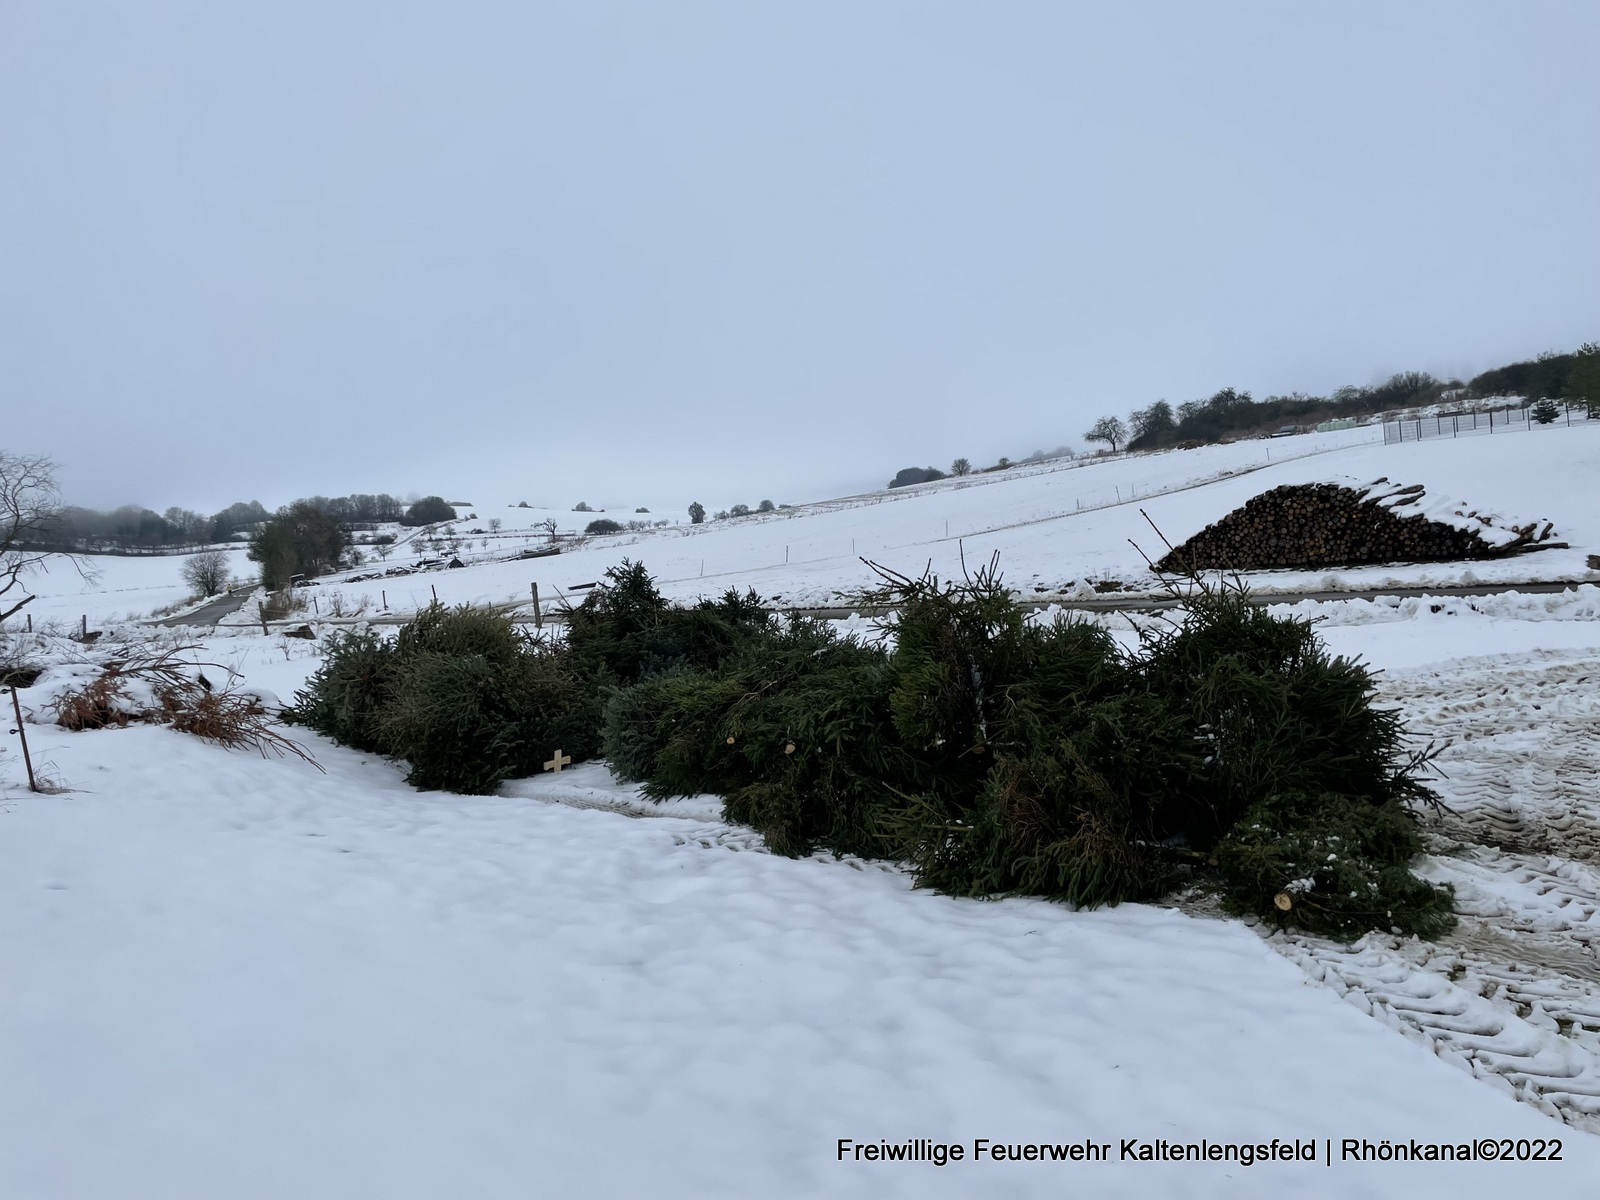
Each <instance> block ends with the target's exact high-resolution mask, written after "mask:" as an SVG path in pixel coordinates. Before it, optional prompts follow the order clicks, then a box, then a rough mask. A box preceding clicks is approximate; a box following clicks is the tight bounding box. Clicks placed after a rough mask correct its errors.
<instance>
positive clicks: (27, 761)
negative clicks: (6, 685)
mask: <svg viewBox="0 0 1600 1200" xmlns="http://www.w3.org/2000/svg"><path fill="white" fill-rule="evenodd" d="M11 711H12V712H14V713H16V714H17V727H16V728H15V729H13V730H12V731H11V732H12V733H14V734H16V735H17V736H18V737H19V738H21V739H22V761H23V764H24V765H25V766H26V767H27V768H28V790H29V791H30V792H37V791H38V790H39V781H38V780H36V779H35V778H34V777H33V757H32V756H31V755H30V754H29V753H28V735H27V733H26V732H25V731H24V730H23V728H22V702H21V701H20V700H18V699H17V689H16V688H12V689H11Z"/></svg>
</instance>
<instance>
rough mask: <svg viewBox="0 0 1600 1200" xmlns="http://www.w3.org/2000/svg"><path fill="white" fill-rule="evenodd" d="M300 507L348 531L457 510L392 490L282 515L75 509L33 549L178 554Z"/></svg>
mask: <svg viewBox="0 0 1600 1200" xmlns="http://www.w3.org/2000/svg"><path fill="white" fill-rule="evenodd" d="M295 505H305V506H308V507H309V508H311V509H314V510H316V511H317V512H319V513H321V514H323V515H325V516H326V517H327V518H328V519H329V520H331V521H333V522H334V523H336V524H338V525H340V526H341V527H343V528H345V529H346V530H357V529H363V528H367V529H370V528H372V527H373V526H376V525H378V524H382V523H388V522H399V523H400V524H403V525H427V524H433V523H436V522H438V521H449V520H454V519H455V515H456V514H455V510H454V509H453V508H452V507H450V506H449V505H448V504H446V503H445V501H443V500H442V499H440V498H439V497H437V496H425V497H423V498H422V499H420V500H416V501H414V502H413V503H411V504H410V505H407V503H406V502H405V501H404V500H401V499H400V498H398V497H396V496H391V495H389V494H388V493H387V492H375V493H369V492H354V493H351V494H350V495H348V496H306V497H302V498H301V499H299V500H295V501H293V503H292V504H289V505H284V506H282V507H280V508H279V509H278V510H277V513H276V514H274V513H273V512H271V511H269V510H268V509H267V508H266V507H264V506H263V505H262V504H261V502H260V501H259V500H246V501H240V502H238V503H235V504H230V505H228V506H227V507H226V508H224V509H221V510H220V511H218V512H215V513H212V514H211V515H210V516H207V515H206V514H204V513H198V512H194V511H192V510H190V509H186V508H178V507H172V508H168V509H167V510H166V511H165V512H161V513H157V512H155V511H154V510H152V509H148V508H145V507H143V506H141V505H137V504H125V505H123V506H121V507H120V508H115V509H112V510H110V511H109V512H102V511H99V510H96V509H92V508H84V507H81V506H76V505H64V506H62V507H60V508H59V509H57V510H56V511H55V512H54V513H53V514H52V517H51V520H50V521H49V522H48V523H47V524H45V525H43V526H41V527H40V528H39V529H37V530H35V531H34V532H33V534H32V538H33V540H32V542H31V543H30V547H29V548H30V549H34V550H39V551H46V552H50V551H60V552H64V553H76V554H83V553H88V554H105V553H112V554H115V553H128V554H141V553H142V554H159V553H174V552H179V551H183V550H186V549H195V548H199V547H203V546H214V545H217V544H219V543H225V542H238V541H245V540H247V539H248V538H249V537H250V536H251V535H252V534H254V533H255V532H257V531H258V530H259V529H260V528H261V526H262V525H264V524H265V523H266V522H267V521H269V520H271V519H272V518H273V517H274V515H280V516H281V515H282V514H284V513H286V512H287V511H288V510H289V509H290V508H292V507H294V506H295Z"/></svg>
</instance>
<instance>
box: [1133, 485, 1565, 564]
mask: <svg viewBox="0 0 1600 1200" xmlns="http://www.w3.org/2000/svg"><path fill="white" fill-rule="evenodd" d="M1421 494H1422V486H1421V485H1420V484H1417V485H1413V486H1411V487H1404V488H1390V489H1386V490H1385V491H1383V492H1382V493H1379V494H1376V495H1375V494H1372V492H1371V490H1370V489H1368V490H1358V489H1356V488H1348V487H1341V486H1339V485H1338V484H1334V483H1307V484H1298V485H1289V486H1284V487H1277V488H1273V489H1272V490H1271V491H1270V492H1263V493H1262V494H1261V495H1259V496H1256V497H1255V498H1253V499H1251V500H1249V501H1246V503H1245V505H1244V507H1242V508H1237V509H1235V510H1234V511H1233V512H1231V513H1229V514H1228V515H1227V516H1225V517H1223V518H1222V520H1220V521H1218V522H1216V523H1215V524H1213V525H1208V526H1206V527H1205V528H1204V529H1202V530H1201V531H1200V532H1199V533H1197V534H1195V535H1194V536H1193V537H1192V538H1190V539H1189V540H1188V541H1187V542H1184V543H1183V545H1181V546H1178V547H1177V548H1176V549H1174V550H1173V551H1172V552H1171V553H1169V554H1168V555H1167V556H1166V557H1165V558H1163V559H1162V560H1161V561H1160V562H1158V563H1156V564H1155V566H1156V570H1158V571H1163V572H1177V573H1184V572H1186V571H1206V570H1219V569H1220V570H1233V571H1248V570H1253V569H1258V568H1264V567H1308V568H1309V567H1339V566H1357V565H1360V564H1362V563H1392V562H1447V561H1454V560H1456V559H1463V558H1495V557H1499V556H1500V555H1503V554H1508V553H1511V552H1512V551H1515V550H1519V549H1521V548H1522V547H1523V546H1525V545H1526V544H1527V543H1528V542H1530V541H1533V540H1536V535H1535V533H1534V532H1533V530H1532V529H1529V530H1519V531H1518V532H1519V534H1520V536H1519V537H1518V538H1517V539H1516V540H1515V541H1513V542H1511V543H1510V544H1507V545H1491V544H1490V543H1489V542H1486V541H1484V540H1483V539H1482V538H1480V537H1479V536H1478V535H1477V534H1476V533H1474V532H1473V531H1472V530H1470V529H1462V528H1458V527H1456V526H1454V525H1447V524H1444V523H1443V522H1440V521H1430V520H1428V519H1427V518H1425V517H1424V516H1422V515H1421V514H1420V513H1416V514H1413V515H1411V516H1399V515H1397V514H1396V513H1395V512H1393V511H1392V509H1393V508H1394V507H1404V506H1405V505H1406V504H1407V503H1413V502H1415V501H1416V500H1419V499H1420V498H1421ZM1380 501H1381V503H1380Z"/></svg>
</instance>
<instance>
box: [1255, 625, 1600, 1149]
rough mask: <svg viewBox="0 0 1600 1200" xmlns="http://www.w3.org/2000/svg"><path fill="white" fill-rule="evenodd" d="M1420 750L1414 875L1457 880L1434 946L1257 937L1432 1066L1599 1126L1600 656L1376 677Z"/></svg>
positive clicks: (1376, 937) (1385, 939)
mask: <svg viewBox="0 0 1600 1200" xmlns="http://www.w3.org/2000/svg"><path fill="white" fill-rule="evenodd" d="M1379 686H1380V694H1381V696H1382V698H1383V699H1384V700H1387V701H1390V702H1394V703H1397V704H1398V705H1399V706H1400V707H1401V708H1402V709H1403V710H1404V714H1405V718H1406V723H1407V726H1408V727H1409V728H1410V730H1411V731H1412V733H1413V735H1414V736H1416V737H1418V738H1419V739H1420V740H1421V741H1422V742H1423V743H1426V742H1427V741H1428V740H1429V739H1434V740H1438V741H1441V742H1448V745H1447V746H1446V748H1445V749H1444V750H1443V751H1442V752H1441V753H1440V755H1439V756H1438V759H1437V763H1438V766H1439V767H1440V769H1441V770H1442V771H1443V773H1444V777H1443V778H1442V779H1439V780H1437V781H1436V786H1437V788H1438V790H1439V792H1440V794H1441V795H1442V796H1443V798H1444V800H1445V803H1446V804H1447V805H1449V808H1450V811H1449V812H1445V813H1441V814H1435V815H1430V816H1429V817H1427V818H1426V820H1425V826H1426V827H1427V829H1428V836H1429V839H1430V843H1431V845H1430V850H1431V853H1430V854H1429V855H1428V856H1427V858H1426V859H1425V860H1424V861H1423V863H1422V864H1421V865H1420V867H1419V870H1420V873H1421V874H1423V875H1425V876H1426V877H1427V878H1429V879H1431V880H1433V881H1435V882H1439V883H1450V884H1453V885H1454V886H1455V888H1456V910H1457V913H1458V914H1459V916H1460V925H1459V927H1458V928H1457V929H1456V931H1455V932H1454V933H1452V934H1451V935H1450V936H1448V937H1446V938H1443V939H1441V940H1440V941H1438V942H1436V943H1430V942H1423V941H1419V940H1417V939H1403V938H1400V937H1395V936H1392V935H1388V934H1378V933H1372V934H1368V935H1367V936H1366V937H1363V938H1362V939H1361V940H1359V941H1357V942H1356V943H1355V944H1354V945H1350V946H1342V945H1340V944H1338V943H1337V942H1334V941H1330V940H1328V939H1325V938H1317V937H1312V936H1309V935H1306V934H1301V933H1273V934H1272V935H1270V936H1269V937H1268V939H1267V940H1268V943H1269V944H1270V945H1272V946H1273V947H1274V948H1275V949H1277V950H1278V951H1279V952H1280V953H1282V954H1284V955H1285V956H1286V957H1288V958H1290V959H1292V960H1293V961H1294V962H1296V963H1298V964H1299V965H1300V966H1301V968H1302V969H1304V970H1305V972H1306V973H1307V975H1309V976H1310V977H1311V978H1313V979H1315V980H1318V981H1320V982H1321V983H1323V984H1325V985H1327V986H1328V987H1331V988H1333V989H1334V990H1335V991H1337V992H1339V993H1340V994H1341V995H1342V996H1344V998H1345V999H1346V1000H1348V1001H1349V1002H1350V1003H1352V1004H1354V1005H1356V1006H1357V1007H1358V1008H1360V1009H1362V1010H1363V1011H1364V1012H1367V1013H1369V1014H1371V1015H1372V1016H1373V1017H1374V1018H1375V1019H1377V1020H1379V1021H1382V1022H1383V1023H1384V1024H1386V1025H1389V1026H1390V1027H1392V1028H1394V1029H1396V1030H1398V1031H1399V1032H1401V1033H1402V1034H1404V1035H1406V1036H1408V1037H1410V1038H1412V1039H1413V1040H1416V1041H1419V1042H1421V1043H1422V1044H1424V1045H1427V1046H1429V1047H1430V1048H1431V1049H1432V1050H1434V1051H1435V1053H1437V1054H1438V1055H1439V1056H1440V1057H1441V1058H1443V1059H1445V1060H1447V1061H1449V1062H1452V1063H1454V1064H1456V1065H1458V1066H1460V1067H1462V1068H1464V1069H1465V1070H1468V1071H1470V1072H1471V1073H1472V1074H1473V1075H1475V1076H1477V1077H1478V1078H1480V1079H1482V1080H1485V1081H1487V1082H1489V1083H1491V1084H1492V1085H1494V1086H1497V1087H1500V1088H1503V1089H1505V1090H1507V1091H1509V1092H1510V1093H1511V1094H1513V1095H1515V1096H1516V1097H1518V1098H1519V1099H1521V1100H1523V1101H1525V1102H1527V1103H1529V1104H1532V1105H1533V1106H1535V1107H1536V1108H1538V1109H1540V1110H1541V1111H1543V1112H1545V1113H1547V1114H1549V1115H1550V1116H1552V1117H1556V1118H1558V1119H1560V1120H1562V1121H1565V1122H1566V1123H1567V1124H1569V1125H1572V1126H1574V1127H1576V1128H1580V1129H1586V1130H1588V1131H1590V1132H1592V1133H1600V656H1597V655H1595V654H1594V653H1593V652H1570V651H1569V652H1548V651H1547V652H1540V653H1539V654H1536V655H1531V656H1529V655H1497V656H1489V657H1484V658H1476V659H1464V660H1459V661H1458V662H1455V663H1452V664H1450V665H1449V666H1447V667H1439V668H1429V669H1424V670H1417V671H1408V672H1395V673H1393V674H1386V675H1381V676H1379Z"/></svg>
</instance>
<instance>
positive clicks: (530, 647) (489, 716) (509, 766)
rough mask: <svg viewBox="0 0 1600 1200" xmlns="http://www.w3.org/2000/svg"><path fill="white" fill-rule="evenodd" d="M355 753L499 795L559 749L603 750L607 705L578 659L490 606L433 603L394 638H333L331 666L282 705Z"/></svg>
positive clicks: (420, 783)
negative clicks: (576, 667) (578, 670)
mask: <svg viewBox="0 0 1600 1200" xmlns="http://www.w3.org/2000/svg"><path fill="white" fill-rule="evenodd" d="M284 716H285V719H286V720H290V721H293V722H296V723H298V724H303V725H306V726H309V727H310V728H313V729H316V730H317V731H318V732H320V733H325V734H327V735H328V736H330V737H332V738H335V739H336V740H338V741H341V742H344V743H345V744H347V745H350V746H355V747H356V748H358V749H362V750H368V751H375V752H379V753H384V754H390V755H393V756H395V757H397V758H404V759H406V760H407V761H408V762H409V763H410V771H409V773H408V774H407V776H406V780H407V782H409V783H411V784H413V785H414V786H416V787H419V788H442V789H445V790H448V791H454V792H467V793H486V792H492V791H494V789H495V788H496V787H498V786H499V785H500V783H501V782H502V781H504V780H506V779H512V778H516V777H519V776H524V775H529V774H532V773H534V772H535V771H537V770H538V769H539V765H540V763H541V762H542V761H543V759H544V758H545V757H546V756H547V755H548V754H550V752H551V751H552V750H554V749H556V748H557V747H559V748H561V749H562V750H563V751H565V752H566V753H567V754H569V755H571V756H572V758H573V759H574V760H576V761H582V760H583V759H585V758H590V757H593V755H594V753H595V751H596V750H597V749H598V747H599V739H598V735H597V731H598V727H599V718H600V708H599V704H598V703H597V702H596V700H595V698H594V697H593V696H592V694H591V693H590V691H589V689H588V688H587V687H585V685H584V683H583V681H581V680H580V679H579V678H578V676H577V675H576V674H575V673H574V672H573V670H572V669H571V662H570V657H569V656H568V655H567V654H566V653H565V652H564V651H562V650H558V649H556V648H554V647H552V646H551V645H549V644H548V643H547V642H545V641H543V640H542V639H539V638H535V637H529V636H527V635H526V634H524V633H522V632H520V631H519V630H518V629H517V628H516V626H514V625H513V624H512V623H511V620H510V618H509V617H506V616H505V615H504V614H501V613H496V612H493V611H491V610H486V609H474V608H471V607H467V606H463V607H461V608H456V609H448V608H445V607H444V606H442V605H438V604H434V605H430V606H429V607H428V608H425V609H423V610H422V611H421V612H420V613H418V614H417V616H416V618H415V619H414V620H413V621H411V622H410V623H408V624H407V625H404V626H402V627H401V629H400V632H399V636H398V637H397V638H396V639H395V641H394V642H393V643H392V644H391V643H388V642H385V641H383V640H382V639H380V638H378V637H377V636H376V635H375V634H372V633H370V632H359V633H347V634H344V635H342V636H341V635H333V636H330V638H329V644H328V645H327V647H326V653H325V657H324V662H323V665H322V667H321V669H319V670H318V671H317V673H316V674H315V675H314V676H313V677H312V678H311V680H310V681H309V683H308V684H307V686H306V687H305V689H303V690H302V691H301V692H299V693H298V694H297V695H296V696H295V702H294V704H293V705H292V706H291V707H290V708H289V709H287V710H286V711H285V714H284Z"/></svg>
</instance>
